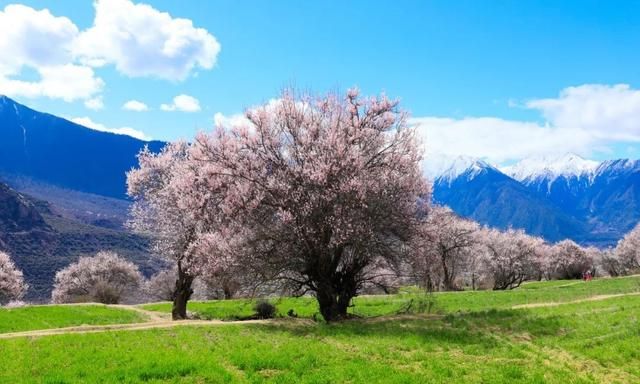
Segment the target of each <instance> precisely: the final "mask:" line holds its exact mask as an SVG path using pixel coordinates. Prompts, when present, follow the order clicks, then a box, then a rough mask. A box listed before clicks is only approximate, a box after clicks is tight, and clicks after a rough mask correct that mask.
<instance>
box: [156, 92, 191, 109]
mask: <svg viewBox="0 0 640 384" xmlns="http://www.w3.org/2000/svg"><path fill="white" fill-rule="evenodd" d="M160 109H161V110H163V111H167V112H173V111H179V112H198V111H199V110H200V102H199V101H198V99H196V98H195V97H193V96H189V95H178V96H176V97H174V98H173V102H172V103H170V104H162V105H160Z"/></svg>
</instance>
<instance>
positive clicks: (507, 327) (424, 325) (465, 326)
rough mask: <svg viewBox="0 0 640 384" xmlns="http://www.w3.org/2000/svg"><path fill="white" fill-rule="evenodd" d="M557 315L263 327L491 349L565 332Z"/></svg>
mask: <svg viewBox="0 0 640 384" xmlns="http://www.w3.org/2000/svg"><path fill="white" fill-rule="evenodd" d="M562 325H563V324H562V321H561V318H560V317H558V316H535V315H533V314H531V313H529V312H527V311H522V310H489V311H482V312H467V313H462V312H461V313H455V314H449V315H445V316H437V315H412V316H391V317H383V318H368V319H354V320H348V321H343V322H338V323H332V324H323V323H311V322H295V321H294V322H286V321H285V322H278V323H273V324H264V325H260V327H261V328H262V329H264V330H267V331H274V332H284V333H287V334H289V335H291V336H293V337H297V338H304V337H314V338H327V337H335V338H344V339H352V340H355V339H358V338H361V339H371V338H373V339H375V340H380V341H384V340H385V339H386V340H388V341H393V340H398V339H403V338H407V339H411V338H413V339H414V340H415V339H417V340H418V342H421V343H431V344H434V343H435V344H443V345H449V346H459V347H464V346H470V345H475V346H479V347H483V348H488V349H492V348H495V347H497V346H498V345H499V344H500V343H502V341H501V340H503V339H504V338H505V337H506V338H508V339H513V340H520V339H527V340H528V339H531V338H536V337H542V336H549V335H558V334H561V333H562V332H564V329H563V327H562Z"/></svg>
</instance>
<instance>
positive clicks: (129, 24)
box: [0, 0, 220, 110]
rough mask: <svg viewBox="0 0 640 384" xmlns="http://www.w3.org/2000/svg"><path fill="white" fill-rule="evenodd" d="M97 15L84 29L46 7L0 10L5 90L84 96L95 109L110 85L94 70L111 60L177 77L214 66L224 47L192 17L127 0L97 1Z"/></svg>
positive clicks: (0, 74)
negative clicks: (173, 15) (89, 25)
mask: <svg viewBox="0 0 640 384" xmlns="http://www.w3.org/2000/svg"><path fill="white" fill-rule="evenodd" d="M95 12H96V14H95V19H94V23H93V25H92V26H91V27H89V28H88V29H86V30H84V31H81V30H79V29H78V27H77V26H76V25H75V24H74V23H73V22H72V21H71V20H70V19H69V18H67V17H60V16H56V15H53V14H51V12H50V11H49V10H47V9H43V10H36V9H33V8H30V7H28V6H24V5H20V4H12V5H7V6H6V7H5V8H4V9H0V94H6V95H8V96H14V97H16V96H22V97H27V98H37V97H49V98H53V99H62V100H65V101H67V102H72V101H76V100H82V101H84V104H85V106H86V107H87V108H90V109H94V110H97V109H101V108H103V107H104V103H103V102H102V98H101V95H100V93H101V92H102V89H103V88H104V86H105V84H104V81H103V80H102V79H101V78H100V77H99V76H97V75H96V74H95V72H94V69H93V68H97V67H101V66H104V65H107V64H114V65H115V67H116V69H117V70H118V71H119V72H121V73H123V74H125V75H127V76H152V77H158V78H163V79H169V80H173V81H176V80H182V79H184V78H186V77H187V76H188V75H189V74H190V73H193V72H194V71H195V70H196V69H199V68H202V69H211V68H212V67H213V66H214V65H215V62H216V58H217V55H218V53H219V51H220V44H219V43H218V41H217V40H216V39H215V37H214V36H213V35H211V34H210V33H209V32H208V31H206V30H205V29H202V28H196V27H194V26H193V23H192V22H191V20H188V19H181V18H173V17H171V15H169V14H168V13H163V12H159V11H158V10H156V9H154V8H152V7H151V6H149V5H146V4H134V3H133V2H131V1H130V0H97V1H96V2H95ZM31 73H33V74H35V78H34V77H33V76H31ZM27 76H28V77H27ZM178 108H179V107H176V110H178ZM187 108H189V107H187ZM191 110H193V106H191Z"/></svg>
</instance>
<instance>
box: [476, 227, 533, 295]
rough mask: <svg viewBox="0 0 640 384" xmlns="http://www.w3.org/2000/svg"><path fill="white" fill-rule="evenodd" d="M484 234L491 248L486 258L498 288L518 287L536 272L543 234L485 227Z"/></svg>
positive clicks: (488, 268)
mask: <svg viewBox="0 0 640 384" xmlns="http://www.w3.org/2000/svg"><path fill="white" fill-rule="evenodd" d="M482 234H483V235H482V242H483V244H484V245H485V246H486V250H487V252H486V254H485V257H484V258H483V261H484V265H485V268H486V272H487V274H488V275H489V276H490V277H491V278H492V280H493V289H494V290H505V289H514V288H517V287H519V286H520V284H522V282H523V281H525V280H526V279H527V278H531V277H532V276H534V275H535V274H536V270H537V268H536V265H537V263H538V262H539V260H538V259H537V258H538V257H539V254H538V253H537V250H538V249H539V247H540V246H541V245H542V244H543V243H544V241H543V240H542V239H541V238H537V237H533V236H529V235H527V234H526V233H524V231H522V230H514V229H507V230H506V231H498V230H496V229H491V230H483V231H482Z"/></svg>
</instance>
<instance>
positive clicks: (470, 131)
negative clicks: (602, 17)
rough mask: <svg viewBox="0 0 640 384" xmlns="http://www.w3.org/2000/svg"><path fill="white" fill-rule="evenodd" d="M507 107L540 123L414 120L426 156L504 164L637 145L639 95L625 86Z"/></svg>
mask: <svg viewBox="0 0 640 384" xmlns="http://www.w3.org/2000/svg"><path fill="white" fill-rule="evenodd" d="M511 106H514V107H518V108H521V107H524V108H528V109H533V110H538V111H540V113H541V117H542V118H543V119H544V123H542V124H540V123H537V122H532V121H515V120H505V119H500V118H496V117H467V118H463V119H452V118H444V117H418V118H413V119H411V120H410V123H411V124H416V125H418V127H419V128H418V131H419V133H420V134H421V135H422V136H423V139H424V142H425V146H426V153H427V156H433V155H434V154H444V155H449V156H457V155H467V156H473V157H479V158H483V159H486V160H488V161H490V162H493V163H497V164H500V163H504V162H507V161H512V160H520V159H522V158H525V157H533V156H537V157H539V156H554V155H562V154H565V153H569V152H572V153H576V154H580V155H582V156H591V155H592V154H593V153H594V152H600V153H607V152H610V151H611V148H609V145H610V144H611V143H613V142H617V141H632V142H638V141H640V90H634V89H631V87H629V86H628V85H624V84H622V85H613V86H609V85H582V86H578V87H569V88H566V89H564V90H562V91H561V92H560V94H559V96H558V97H557V98H548V99H535V100H530V101H527V102H526V103H523V104H521V103H516V102H512V103H511Z"/></svg>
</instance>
